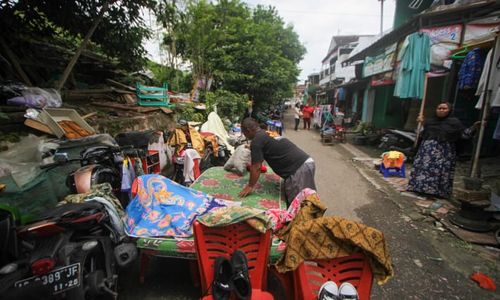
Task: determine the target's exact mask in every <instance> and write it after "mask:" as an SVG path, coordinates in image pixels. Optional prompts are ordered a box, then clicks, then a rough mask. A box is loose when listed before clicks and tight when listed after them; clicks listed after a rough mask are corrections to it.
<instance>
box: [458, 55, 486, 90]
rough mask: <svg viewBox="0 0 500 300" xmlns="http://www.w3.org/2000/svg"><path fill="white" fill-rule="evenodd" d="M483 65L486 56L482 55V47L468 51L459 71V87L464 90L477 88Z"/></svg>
mask: <svg viewBox="0 0 500 300" xmlns="http://www.w3.org/2000/svg"><path fill="white" fill-rule="evenodd" d="M483 66H484V58H483V56H482V55H481V49H479V48H475V49H473V50H472V51H470V52H469V53H467V55H466V56H465V58H464V61H463V63H462V66H461V67H460V71H459V72H458V88H459V89H462V90H464V89H472V88H476V87H477V85H478V83H479V78H481V73H482V71H483Z"/></svg>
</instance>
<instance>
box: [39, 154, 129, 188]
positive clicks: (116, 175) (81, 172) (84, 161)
mask: <svg viewBox="0 0 500 300" xmlns="http://www.w3.org/2000/svg"><path fill="white" fill-rule="evenodd" d="M55 160H56V163H61V164H62V163H65V162H66V161H70V160H69V159H68V156H67V154H65V153H56V155H55ZM71 161H80V165H81V168H79V169H78V170H76V171H75V172H73V173H71V174H70V175H69V176H68V178H67V181H66V185H67V186H68V188H69V189H70V191H71V192H72V193H75V194H80V193H85V192H88V191H89V190H90V187H92V186H93V185H96V184H100V183H104V182H108V183H109V184H111V186H112V188H113V192H114V193H115V194H116V195H117V196H118V195H119V193H120V187H121V165H122V163H123V156H122V154H121V150H120V148H117V147H108V146H99V147H92V148H88V149H85V150H84V151H82V152H81V154H80V158H78V159H73V160H71ZM49 167H50V166H49Z"/></svg>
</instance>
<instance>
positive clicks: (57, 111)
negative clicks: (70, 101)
mask: <svg viewBox="0 0 500 300" xmlns="http://www.w3.org/2000/svg"><path fill="white" fill-rule="evenodd" d="M39 118H40V119H41V120H42V121H43V123H45V124H46V125H47V126H48V127H49V128H50V130H52V132H53V133H54V134H55V135H56V136H57V137H58V138H61V137H63V136H64V130H63V129H62V127H61V126H59V124H58V123H57V122H60V121H73V122H75V123H76V124H78V126H80V127H81V128H83V129H85V130H87V131H88V132H90V133H92V134H95V130H94V128H92V127H91V126H90V125H89V124H88V123H87V122H85V120H84V119H83V118H82V117H81V116H80V115H79V114H78V113H77V112H76V110H74V109H67V108H44V109H43V110H42V112H41V113H40V117H39Z"/></svg>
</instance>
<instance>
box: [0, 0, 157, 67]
mask: <svg viewBox="0 0 500 300" xmlns="http://www.w3.org/2000/svg"><path fill="white" fill-rule="evenodd" d="M103 3H104V1H103V0H101V1H99V0H73V1H67V0H35V1H34V0H5V1H2V3H1V5H0V25H1V27H2V28H4V29H5V28H8V31H7V32H4V34H5V36H7V37H8V36H9V35H18V36H21V35H22V36H27V37H36V38H38V39H45V40H49V41H51V42H52V43H59V44H61V43H62V44H63V45H64V46H65V47H73V48H76V47H77V46H78V45H79V43H78V41H79V39H81V37H82V36H84V35H85V33H86V32H87V30H88V29H89V28H90V27H91V24H92V22H93V20H94V18H95V16H96V14H97V12H99V10H100V8H101V7H102V5H103ZM154 5H155V1H153V0H122V1H115V2H114V3H113V4H112V5H111V6H110V8H109V10H108V12H107V13H106V14H105V15H104V19H103V21H102V22H101V23H100V24H99V26H98V27H97V29H96V31H95V33H94V34H93V36H92V39H91V40H92V43H93V44H92V45H93V47H94V49H93V50H95V51H98V52H101V53H103V54H106V55H108V56H109V57H112V58H118V60H119V61H120V63H121V66H122V67H123V68H124V69H126V70H137V69H140V68H141V67H142V66H143V65H144V63H145V59H144V55H145V49H144V48H143V47H142V40H143V39H144V38H146V37H148V36H149V34H150V32H149V29H147V28H146V26H145V25H144V23H143V20H142V18H141V15H140V12H141V9H143V8H153V7H154Z"/></svg>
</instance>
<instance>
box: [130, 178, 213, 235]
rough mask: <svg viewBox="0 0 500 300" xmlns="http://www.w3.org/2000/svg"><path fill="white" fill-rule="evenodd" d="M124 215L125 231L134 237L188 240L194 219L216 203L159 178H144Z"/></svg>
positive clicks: (195, 192)
mask: <svg viewBox="0 0 500 300" xmlns="http://www.w3.org/2000/svg"><path fill="white" fill-rule="evenodd" d="M134 185H136V186H134V187H133V188H132V190H133V191H135V190H136V194H135V196H134V197H133V199H132V201H131V202H130V203H129V205H128V206H127V209H126V214H125V231H126V233H127V234H128V235H129V236H134V237H189V236H192V234H193V231H192V224H193V222H194V220H195V219H196V217H198V216H200V215H202V214H204V213H205V212H207V210H209V209H210V208H212V207H211V205H212V204H213V203H215V202H214V201H212V200H213V198H212V197H210V196H209V195H207V194H205V193H202V192H199V191H196V190H193V189H190V188H188V187H185V186H182V185H179V184H177V183H176V182H174V181H172V180H170V179H168V178H165V177H163V176H161V175H157V174H151V175H143V176H140V177H138V178H137V179H136V181H135V182H134Z"/></svg>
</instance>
